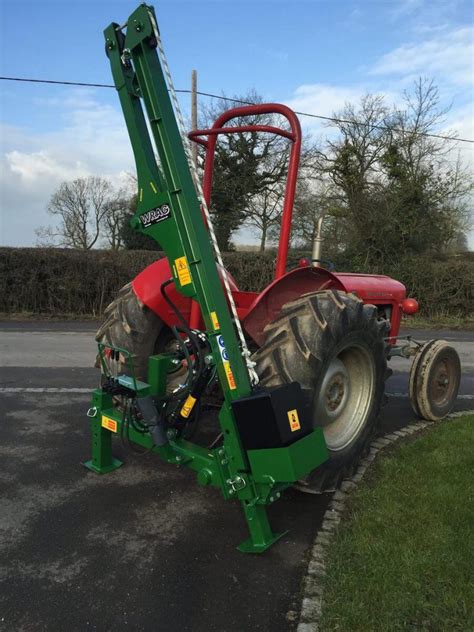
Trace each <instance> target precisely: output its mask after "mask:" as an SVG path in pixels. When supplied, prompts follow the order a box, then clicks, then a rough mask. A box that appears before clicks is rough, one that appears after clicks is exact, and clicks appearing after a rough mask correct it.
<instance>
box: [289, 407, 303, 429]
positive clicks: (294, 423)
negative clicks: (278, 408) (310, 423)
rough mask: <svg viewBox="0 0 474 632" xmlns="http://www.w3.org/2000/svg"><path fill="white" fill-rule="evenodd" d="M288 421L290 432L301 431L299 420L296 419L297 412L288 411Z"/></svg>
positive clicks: (294, 410)
mask: <svg viewBox="0 0 474 632" xmlns="http://www.w3.org/2000/svg"><path fill="white" fill-rule="evenodd" d="M286 414H287V415H288V421H289V422H290V428H291V432H295V431H296V430H301V425H300V420H299V417H298V411H297V410H296V408H295V409H293V410H289V411H288V412H287V413H286Z"/></svg>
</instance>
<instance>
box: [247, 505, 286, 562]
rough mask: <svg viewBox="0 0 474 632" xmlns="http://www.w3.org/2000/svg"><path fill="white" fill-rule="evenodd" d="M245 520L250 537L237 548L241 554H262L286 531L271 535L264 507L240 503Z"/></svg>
mask: <svg viewBox="0 0 474 632" xmlns="http://www.w3.org/2000/svg"><path fill="white" fill-rule="evenodd" d="M242 508H243V510H244V513H245V519H246V520H247V526H248V529H249V532H250V537H249V538H248V539H247V540H244V541H243V542H241V543H240V544H239V546H238V547H237V548H238V550H239V551H241V552H242V553H263V551H266V549H268V548H269V547H270V546H271V545H272V544H274V543H275V542H276V541H277V540H279V539H280V538H281V537H283V536H284V535H285V534H286V533H288V531H283V532H282V533H273V532H272V530H271V527H270V523H269V522H268V516H267V510H266V508H265V506H264V505H254V504H250V503H248V502H245V501H244V502H243V503H242Z"/></svg>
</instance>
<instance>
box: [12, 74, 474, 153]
mask: <svg viewBox="0 0 474 632" xmlns="http://www.w3.org/2000/svg"><path fill="white" fill-rule="evenodd" d="M0 80H2V81H20V82H24V83H47V84H55V85H61V86H80V87H87V88H115V86H114V85H112V84H110V83H83V82H80V81H54V80H52V79H30V78H25V77H0ZM175 92H179V93H181V94H191V90H175ZM197 94H199V95H200V96H201V97H210V98H211V99H220V100H222V101H230V102H231V103H240V104H242V105H255V104H254V103H252V101H243V100H242V99H235V98H232V97H224V96H222V95H219V94H213V93H212V92H200V91H199V90H198V91H197ZM295 114H298V116H307V117H309V118H315V119H320V120H323V121H330V122H332V123H346V124H349V125H351V124H354V123H355V124H356V125H361V126H362V127H369V128H370V129H380V130H386V131H389V132H400V133H401V134H406V133H407V131H406V130H402V129H397V128H390V127H386V126H385V125H375V124H373V123H363V122H362V121H351V120H349V119H342V118H337V117H335V116H324V115H322V114H310V113H309V112H298V111H295ZM409 133H410V134H413V135H414V136H426V137H428V138H439V139H441V140H448V141H450V142H453V143H471V144H474V140H471V139H469V138H453V137H452V136H443V135H442V134H431V133H428V132H409Z"/></svg>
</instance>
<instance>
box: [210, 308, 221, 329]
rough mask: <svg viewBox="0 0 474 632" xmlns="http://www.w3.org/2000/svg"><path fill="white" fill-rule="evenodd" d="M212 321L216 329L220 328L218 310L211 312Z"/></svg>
mask: <svg viewBox="0 0 474 632" xmlns="http://www.w3.org/2000/svg"><path fill="white" fill-rule="evenodd" d="M211 321H212V326H213V327H214V331H217V330H218V329H220V326H219V320H218V318H217V314H216V312H211Z"/></svg>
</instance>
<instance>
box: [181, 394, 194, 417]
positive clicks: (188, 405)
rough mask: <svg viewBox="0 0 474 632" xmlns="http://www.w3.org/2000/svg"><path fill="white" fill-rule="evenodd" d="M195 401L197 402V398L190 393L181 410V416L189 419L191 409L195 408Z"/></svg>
mask: <svg viewBox="0 0 474 632" xmlns="http://www.w3.org/2000/svg"><path fill="white" fill-rule="evenodd" d="M195 403H196V398H195V397H193V396H192V395H188V396H187V398H186V401H185V402H184V404H183V407H182V408H181V411H180V412H181V417H184V418H185V419H187V418H188V417H189V415H190V414H191V411H192V409H193V408H194V404H195Z"/></svg>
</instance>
